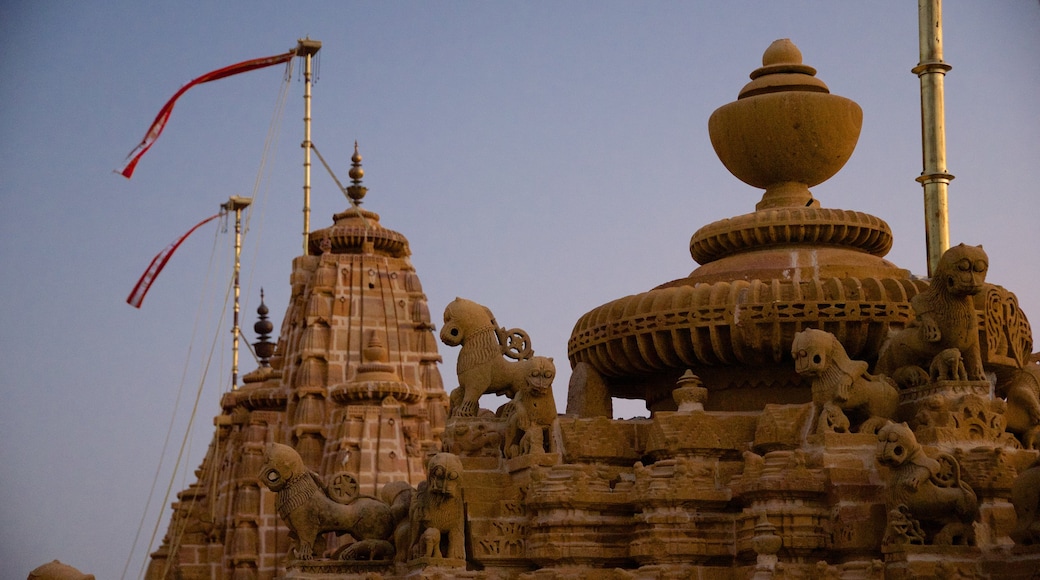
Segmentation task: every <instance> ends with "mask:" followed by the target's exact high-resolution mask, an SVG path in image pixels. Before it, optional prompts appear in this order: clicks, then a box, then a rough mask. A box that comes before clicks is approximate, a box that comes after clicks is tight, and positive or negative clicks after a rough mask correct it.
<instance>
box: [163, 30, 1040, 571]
mask: <svg viewBox="0 0 1040 580" xmlns="http://www.w3.org/2000/svg"><path fill="white" fill-rule="evenodd" d="M750 77H751V81H750V82H749V83H748V84H747V85H746V86H744V87H743V88H742V89H741V90H740V91H739V92H738V93H737V99H736V100H735V101H734V102H731V103H729V104H724V105H722V106H721V107H720V108H719V109H718V110H716V111H715V113H714V114H712V116H711V118H710V120H709V123H708V126H709V133H710V138H711V141H712V144H713V146H714V148H715V151H716V153H717V154H718V156H719V159H720V160H721V161H722V163H723V164H724V165H725V166H726V167H727V169H729V171H730V172H731V173H733V175H734V176H736V177H737V178H738V179H740V180H741V181H743V182H745V183H747V184H749V185H752V186H754V187H756V188H759V189H761V190H763V193H762V196H761V199H760V200H759V201H758V202H757V204H754V200H749V204H748V213H746V214H743V215H739V216H735V217H731V218H728V219H724V220H721V221H717V222H714V223H710V224H707V225H705V226H703V227H701V228H700V229H699V230H697V231H696V232H694V233H693V234H692V238H691V241H690V253H691V256H692V257H693V259H694V260H695V261H696V262H697V264H698V266H697V267H696V269H694V270H693V271H692V272H691V273H689V274H688V275H686V276H684V277H680V278H677V279H675V280H671V281H666V282H663V283H661V284H660V285H658V286H657V287H655V288H651V289H648V290H647V291H646V292H644V293H641V294H637V295H633V296H626V297H622V298H618V299H617V300H614V301H611V302H609V303H607V304H603V305H601V306H596V307H594V308H592V309H591V310H589V311H588V313H586V314H585V315H583V316H582V317H581V318H580V319H579V320H577V321H576V323H575V326H574V329H573V331H572V334H571V336H570V339H569V342H568V352H567V360H566V361H565V360H562V358H560V357H557V358H556V359H555V360H554V359H552V358H548V357H546V356H542V355H544V354H546V353H538V354H536V353H535V351H534V346H533V345H535V344H536V343H537V337H533V338H532V337H530V336H528V335H527V333H526V332H525V331H523V330H522V329H520V328H515V327H512V328H511V327H509V326H505V325H503V324H500V323H499V321H498V320H496V318H495V317H494V315H493V314H492V308H493V307H494V305H487V306H485V305H480V304H476V303H474V302H472V301H469V300H465V299H464V298H459V299H456V300H455V301H453V302H452V303H450V304H448V305H436V307H437V313H438V316H439V315H440V312H441V307H442V306H443V324H442V325H436V326H435V324H434V323H433V321H432V319H431V314H430V310H429V308H430V306H429V305H428V304H427V301H426V297H425V295H424V294H423V290H422V286H421V284H420V282H419V277H418V275H417V273H416V271H415V269H414V268H413V266H412V265H411V263H410V261H409V254H410V250H409V245H408V241H407V239H406V238H405V237H404V235H402V234H400V233H398V232H395V231H393V230H391V229H388V228H385V227H384V226H383V225H382V224H381V223H380V220H379V216H378V215H377V214H376V213H374V212H371V211H368V210H364V209H361V201H362V198H363V197H364V196H365V192H366V191H367V190H366V188H365V186H363V185H362V183H361V178H362V176H363V171H362V169H361V157H360V155H359V154H358V153H357V149H356V148H355V154H354V157H353V167H352V169H351V174H350V175H351V178H352V185H351V186H350V187H348V188H347V190H348V193H349V197H350V207H349V208H348V209H347V210H346V211H344V212H342V213H339V214H337V215H335V216H334V218H333V220H334V221H333V225H331V226H330V227H328V228H325V229H320V230H316V231H313V232H311V233H310V237H309V244H310V246H309V252H308V253H307V254H308V255H304V256H300V257H298V258H296V259H295V260H294V262H293V269H292V274H291V278H290V284H291V286H292V294H291V298H290V303H289V304H288V305H286V307H285V315H284V318H283V320H282V324H281V329H280V332H279V334H278V336H277V339H276V341H272V337H271V333H272V332H273V330H274V325H273V324H272V323H271V322H270V321H269V320H268V314H269V310H268V308H267V306H266V305H265V304H263V303H262V304H261V306H260V308H259V310H258V313H257V314H258V316H259V320H258V322H257V323H256V325H255V327H254V329H255V331H256V334H257V337H258V338H257V342H256V343H255V345H256V352H257V355H258V357H259V358H260V364H259V367H258V368H257V369H255V370H253V371H252V372H250V373H248V374H246V375H245V376H244V377H243V379H242V384H241V385H239V386H237V388H236V389H234V390H232V391H230V392H228V393H226V394H225V395H224V398H223V400H222V401H221V407H222V412H221V413H220V414H219V415H218V416H217V417H216V418H215V420H214V423H215V426H216V428H215V434H214V437H213V439H212V443H211V445H210V447H209V449H208V452H207V454H206V456H205V458H204V460H203V463H202V465H201V466H200V467H199V469H198V470H197V472H196V475H197V481H196V482H195V483H194V484H192V485H191V486H190V487H188V488H187V489H185V490H183V491H182V492H181V493H180V494H179V495H178V499H177V501H176V502H175V503H174V504H173V515H172V517H171V519H170V524H169V527H168V530H167V533H166V536H165V538H164V540H163V544H162V546H161V547H160V548H159V549H158V550H157V551H156V552H154V553H153V554H152V556H151V563H150V566H149V568H148V572H147V578H149V579H150V580H158V579H162V578H185V579H187V578H231V579H235V580H246V579H276V578H279V579H300V580H303V579H307V580H318V579H329V580H332V579H348V578H349V579H358V580H361V579H369V578H387V579H391V578H431V579H432V578H480V579H499V578H501V579H511V578H518V579H520V578H522V579H527V580H542V579H544V580H550V579H571V578H605V579H614V578H616V579H618V580H620V579H647V580H649V579H666V578H667V579H670V578H676V579H678V578H696V579H704V580H709V579H710V580H731V579H732V580H737V579H741V580H742V579H755V580H758V579H769V578H776V579H787V578H791V579H794V578H842V579H849V580H851V579H874V578H877V579H881V578H896V579H903V578H906V579H909V578H994V579H1017V578H1023V579H1024V578H1034V577H1036V574H1037V571H1038V570H1040V515H1038V513H1037V509H1038V506H1040V464H1038V463H1037V459H1038V455H1040V451H1038V449H1040V437H1038V434H1040V400H1038V399H1040V364H1038V356H1037V355H1036V354H1034V353H1033V341H1032V333H1031V329H1030V326H1029V322H1028V320H1027V319H1026V316H1025V314H1024V313H1023V312H1022V311H1021V310H1020V309H1019V308H1018V302H1017V299H1016V297H1015V295H1014V294H1013V293H1012V292H1010V291H1008V290H1006V289H1004V288H1002V287H1000V286H999V285H997V284H996V283H994V282H995V281H989V280H986V273H987V269H988V263H989V260H990V257H989V256H987V255H986V253H985V252H984V250H983V249H982V248H981V247H975V246H966V245H963V244H961V245H958V246H954V247H952V248H950V249H948V250H946V252H945V253H944V254H943V255H942V258H941V259H940V260H939V261H938V264H937V266H936V268H935V270H934V271H933V272H932V273H931V277H930V279H923V278H919V277H915V276H913V275H911V274H910V272H908V271H907V270H905V269H903V268H900V267H899V266H898V265H896V264H893V263H891V262H889V261H887V260H885V255H886V254H887V252H888V251H889V249H890V248H891V246H892V232H891V230H890V228H889V226H888V225H887V224H886V223H885V221H884V220H883V219H881V218H879V217H875V216H872V215H868V214H865V213H862V212H859V211H855V210H850V209H837V208H828V207H825V206H824V203H825V201H826V200H819V199H817V198H816V197H815V196H814V194H813V193H812V191H811V189H810V188H812V187H814V186H816V185H818V184H819V183H822V182H824V181H826V180H827V179H829V178H830V177H832V176H833V175H834V174H835V173H837V172H838V171H839V170H840V169H841V168H842V166H843V165H844V164H845V162H846V161H847V160H848V159H849V157H850V156H851V155H852V153H853V151H854V149H855V145H856V141H857V139H858V136H859V131H860V126H861V122H862V112H861V111H860V108H859V106H858V105H857V104H856V103H855V102H854V101H852V100H850V99H848V98H845V97H841V96H838V95H835V94H832V93H831V92H830V90H829V88H828V87H827V85H826V84H825V83H824V82H823V80H821V79H820V78H818V77H817V76H816V70H815V69H814V68H812V67H811V66H808V65H807V64H805V63H803V59H802V55H801V53H800V51H799V50H798V48H797V47H796V46H795V45H794V44H793V43H791V42H790V41H788V40H778V41H776V42H774V43H773V44H772V45H770V46H769V47H768V48H767V49H766V50H765V53H764V55H763V58H762V66H761V67H759V68H757V69H755V70H753V71H752V72H751V74H750ZM994 259H999V257H994ZM996 282H999V281H996ZM505 322H507V323H508V324H522V322H523V321H505ZM438 327H439V328H438ZM438 340H439V341H440V342H442V343H443V344H444V346H445V347H446V348H458V349H459V351H458V355H459V356H458V366H457V368H456V369H455V373H454V374H453V375H452V378H451V380H450V381H449V384H450V391H446V390H445V388H444V385H443V381H442V379H441V371H440V370H439V368H438V363H439V362H440V361H441V358H440V356H439V354H438V346H437V342H438ZM562 364H567V365H569V367H570V369H571V374H570V383H569V385H567V387H566V388H567V391H566V392H567V399H566V401H560V403H561V405H558V404H557V401H556V400H555V397H554V393H553V381H554V379H555V374H556V366H557V365H562ZM559 392H562V390H560V391H559ZM487 394H499V395H505V396H506V397H508V399H509V401H508V402H507V403H506V404H504V405H502V406H501V407H499V408H497V409H485V408H482V407H481V406H480V405H481V403H482V402H483V401H487V400H489V399H482V397H483V396H484V395H487ZM616 398H626V399H640V400H643V401H645V402H646V407H647V409H648V410H649V411H650V412H651V415H650V417H649V418H645V419H629V420H617V419H614V418H613V409H612V401H613V400H614V399H616ZM561 407H563V410H564V412H563V413H561V412H560V410H561Z"/></svg>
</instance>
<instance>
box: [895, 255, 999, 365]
mask: <svg viewBox="0 0 1040 580" xmlns="http://www.w3.org/2000/svg"><path fill="white" fill-rule="evenodd" d="M988 270H989V258H988V257H987V256H986V252H984V251H983V250H982V246H966V245H964V244H960V245H957V246H954V247H952V248H950V249H949V250H946V252H945V253H943V255H942V256H941V257H940V258H939V264H938V266H937V267H936V269H935V275H934V276H933V277H932V281H931V284H930V285H929V286H928V289H927V290H925V291H924V292H921V293H920V294H918V295H916V296H914V297H913V298H912V299H911V300H910V306H911V307H912V308H913V309H914V314H915V316H916V318H915V320H914V321H913V322H911V323H910V325H909V326H907V327H906V328H904V329H902V330H899V331H897V332H895V333H893V334H892V335H891V336H889V337H888V340H887V341H885V343H884V344H883V345H882V346H881V351H880V353H879V354H878V362H877V366H876V367H875V371H877V372H878V373H883V374H885V375H888V376H893V375H894V373H895V372H896V371H898V370H899V369H900V368H902V367H905V366H908V365H916V366H919V367H922V368H930V367H931V363H932V359H933V358H934V357H935V356H936V355H938V354H939V353H941V352H942V351H944V350H946V349H949V348H955V349H957V350H959V351H960V352H961V355H962V356H963V358H964V370H965V372H966V374H967V378H968V380H972V381H980V380H985V378H986V375H985V372H984V371H983V368H982V352H981V350H980V347H979V323H978V319H977V315H976V313H975V304H974V301H973V300H972V296H974V295H975V294H978V293H979V292H980V291H981V290H982V288H983V284H984V283H985V281H986V272H987V271H988Z"/></svg>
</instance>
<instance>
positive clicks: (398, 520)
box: [379, 481, 415, 562]
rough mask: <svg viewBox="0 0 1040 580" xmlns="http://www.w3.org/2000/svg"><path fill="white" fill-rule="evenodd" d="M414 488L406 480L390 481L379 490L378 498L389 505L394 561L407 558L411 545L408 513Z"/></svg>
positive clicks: (401, 560)
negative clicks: (392, 523)
mask: <svg viewBox="0 0 1040 580" xmlns="http://www.w3.org/2000/svg"><path fill="white" fill-rule="evenodd" d="M414 497H415V489H414V488H413V487H412V486H411V485H409V484H408V482H406V481H392V482H390V483H388V484H386V485H384V486H383V488H382V489H380V490H379V499H381V500H382V501H383V503H385V504H387V505H389V506H390V515H391V516H392V517H393V520H394V523H395V526H394V537H393V542H394V561H395V562H404V561H405V560H407V559H408V551H409V549H410V547H411V544H410V542H411V540H412V536H411V533H412V532H411V525H410V524H411V521H410V518H409V517H408V513H409V512H410V511H411V509H412V499H413V498H414Z"/></svg>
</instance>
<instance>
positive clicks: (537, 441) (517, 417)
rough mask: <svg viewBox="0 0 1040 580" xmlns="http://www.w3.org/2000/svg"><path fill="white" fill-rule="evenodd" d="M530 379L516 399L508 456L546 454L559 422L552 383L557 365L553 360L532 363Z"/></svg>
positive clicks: (508, 425)
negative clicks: (556, 424) (554, 426)
mask: <svg viewBox="0 0 1040 580" xmlns="http://www.w3.org/2000/svg"><path fill="white" fill-rule="evenodd" d="M525 366H526V367H528V372H527V377H526V380H525V381H524V383H523V384H522V385H521V387H520V390H519V391H517V393H516V396H515V397H513V405H514V411H513V414H512V415H510V416H509V420H508V422H507V423H506V443H505V455H506V457H516V456H518V455H526V454H528V453H543V452H545V451H547V450H548V449H547V447H549V445H548V444H549V443H550V442H551V439H552V437H551V433H550V429H551V427H552V425H553V422H554V421H556V399H555V398H554V397H553V391H552V382H553V379H554V378H555V377H556V366H555V365H553V360H552V359H551V358H545V357H534V358H532V359H531V360H530V364H527V365H525Z"/></svg>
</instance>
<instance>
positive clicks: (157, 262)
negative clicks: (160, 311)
mask: <svg viewBox="0 0 1040 580" xmlns="http://www.w3.org/2000/svg"><path fill="white" fill-rule="evenodd" d="M221 215H222V214H219V213H218V214H215V215H211V216H209V217H208V218H206V219H204V220H202V221H201V222H199V223H197V224H195V227H193V228H191V229H190V230H188V231H187V232H184V235H183V236H181V237H179V238H177V239H176V240H174V242H173V243H172V244H170V245H168V246H166V247H165V248H163V250H162V251H161V252H159V253H158V254H156V256H155V257H154V258H152V263H151V264H148V269H147V270H145V271H144V274H141V279H140V280H138V281H137V284H136V285H134V289H133V291H131V292H130V295H129V296H127V297H126V303H127V304H129V305H130V306H133V307H134V308H140V307H141V303H142V302H144V295H145V294H148V289H149V288H151V287H152V282H155V279H156V278H157V277H158V276H159V272H162V269H163V267H165V266H166V262H169V261H170V257H171V256H173V253H174V252H176V251H177V247H178V246H180V245H181V243H182V242H183V241H184V240H186V239H188V236H190V235H191V234H192V233H193V232H194V231H195V230H197V229H199V228H200V227H202V226H204V225H206V224H207V223H209V222H211V221H213V220H215V219H217V218H218V217H220V216H221Z"/></svg>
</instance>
